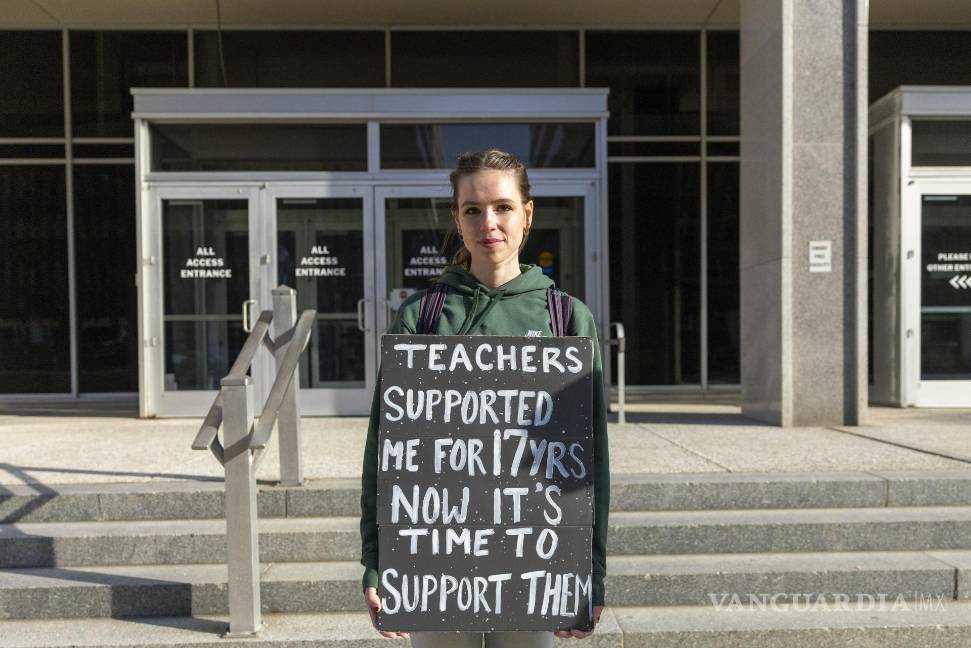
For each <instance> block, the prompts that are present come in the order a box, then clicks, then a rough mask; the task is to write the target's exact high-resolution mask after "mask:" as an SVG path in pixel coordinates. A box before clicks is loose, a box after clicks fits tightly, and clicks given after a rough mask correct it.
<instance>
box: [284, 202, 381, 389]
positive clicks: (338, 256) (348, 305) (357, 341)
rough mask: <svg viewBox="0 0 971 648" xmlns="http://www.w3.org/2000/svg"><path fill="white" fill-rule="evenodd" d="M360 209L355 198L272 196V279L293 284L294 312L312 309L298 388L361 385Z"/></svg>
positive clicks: (362, 367) (361, 261)
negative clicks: (274, 236)
mask: <svg viewBox="0 0 971 648" xmlns="http://www.w3.org/2000/svg"><path fill="white" fill-rule="evenodd" d="M363 209H364V208H363V202H362V201H361V199H360V198H280V199H278V200H277V283H278V284H281V285H285V286H290V287H291V288H295V289H296V291H297V311H298V312H300V311H302V310H305V309H308V308H312V309H316V310H317V325H316V327H315V328H314V331H313V335H312V337H311V339H310V347H309V351H308V353H307V354H304V355H303V356H301V359H300V386H301V387H358V388H360V387H363V386H364V380H365V357H364V341H365V340H364V332H363V331H361V329H360V328H359V327H358V321H357V309H358V302H359V300H361V299H363V298H364V211H363ZM310 359H312V362H311V361H310Z"/></svg>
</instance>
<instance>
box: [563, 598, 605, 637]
mask: <svg viewBox="0 0 971 648" xmlns="http://www.w3.org/2000/svg"><path fill="white" fill-rule="evenodd" d="M603 612H604V606H602V605H595V606H593V630H591V631H590V632H584V631H582V630H557V631H556V632H554V633H553V634H554V635H556V636H557V637H561V638H563V639H569V638H570V637H573V638H574V639H584V638H585V637H589V636H590V635H592V634H593V631H594V630H596V629H597V624H598V623H600V615H601V614H603Z"/></svg>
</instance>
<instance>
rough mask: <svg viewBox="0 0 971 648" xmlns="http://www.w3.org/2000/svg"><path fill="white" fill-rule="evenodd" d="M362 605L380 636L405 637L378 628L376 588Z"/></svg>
mask: <svg viewBox="0 0 971 648" xmlns="http://www.w3.org/2000/svg"><path fill="white" fill-rule="evenodd" d="M364 605H365V607H367V611H368V613H370V615H371V625H373V626H374V629H375V630H377V631H378V632H379V633H380V634H381V636H382V637H385V638H387V639H397V638H399V637H400V638H402V639H407V638H408V633H407V632H385V631H384V630H381V629H379V628H378V612H380V611H381V599H379V598H378V590H377V588H375V587H369V588H367V589H366V590H364ZM596 614H597V613H596V608H594V615H596Z"/></svg>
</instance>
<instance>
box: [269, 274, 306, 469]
mask: <svg viewBox="0 0 971 648" xmlns="http://www.w3.org/2000/svg"><path fill="white" fill-rule="evenodd" d="M296 325H297V291H296V290H294V289H293V288H288V287H286V286H279V287H278V288H274V289H273V339H274V340H276V341H277V347H276V349H275V350H274V351H273V357H274V360H275V361H276V368H277V373H279V371H280V363H282V362H283V356H284V355H285V354H286V351H287V345H289V344H290V342H291V341H292V330H293V327H294V326H296ZM287 334H290V336H291V337H288V336H287ZM281 341H283V342H284V343H282V344H281V343H280V342H281ZM299 389H300V370H299V365H298V368H297V370H296V371H294V372H293V380H291V381H290V386H289V387H288V388H287V391H286V395H285V396H284V398H283V404H282V405H281V407H280V413H279V415H278V416H277V432H278V434H279V435H280V484H281V485H283V486H300V485H302V484H303V455H302V453H301V443H302V438H301V436H302V433H301V429H300V427H301V426H300V409H299V406H298V404H297V392H298V391H299Z"/></svg>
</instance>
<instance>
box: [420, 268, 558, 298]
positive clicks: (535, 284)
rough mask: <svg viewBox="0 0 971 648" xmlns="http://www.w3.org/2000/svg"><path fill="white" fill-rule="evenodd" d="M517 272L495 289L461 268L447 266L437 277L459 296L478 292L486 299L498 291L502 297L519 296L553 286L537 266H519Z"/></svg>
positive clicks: (551, 281) (550, 280)
mask: <svg viewBox="0 0 971 648" xmlns="http://www.w3.org/2000/svg"><path fill="white" fill-rule="evenodd" d="M519 271H520V272H521V273H522V274H520V275H518V276H516V277H513V278H512V279H510V280H509V281H507V282H506V283H504V284H502V285H501V286H497V287H495V288H489V287H488V286H486V285H485V284H483V283H482V282H481V281H479V280H478V279H476V278H475V275H473V274H472V273H471V272H469V271H468V270H466V269H465V268H463V267H461V266H449V267H448V268H447V269H446V270H445V272H444V273H442V276H441V277H439V281H441V282H442V283H443V284H446V285H447V286H449V287H450V288H452V289H454V290H455V292H457V293H459V294H461V295H472V294H474V293H475V291H476V290H478V291H479V292H481V293H484V294H485V295H486V296H488V297H492V296H494V295H497V294H498V293H499V292H500V291H501V292H502V295H503V296H506V295H508V296H512V295H520V294H522V293H526V292H532V291H534V290H546V289H547V288H549V287H550V286H552V285H553V280H552V279H550V278H549V277H547V276H546V275H545V274H543V270H542V268H540V267H539V266H537V265H522V264H520V266H519Z"/></svg>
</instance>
